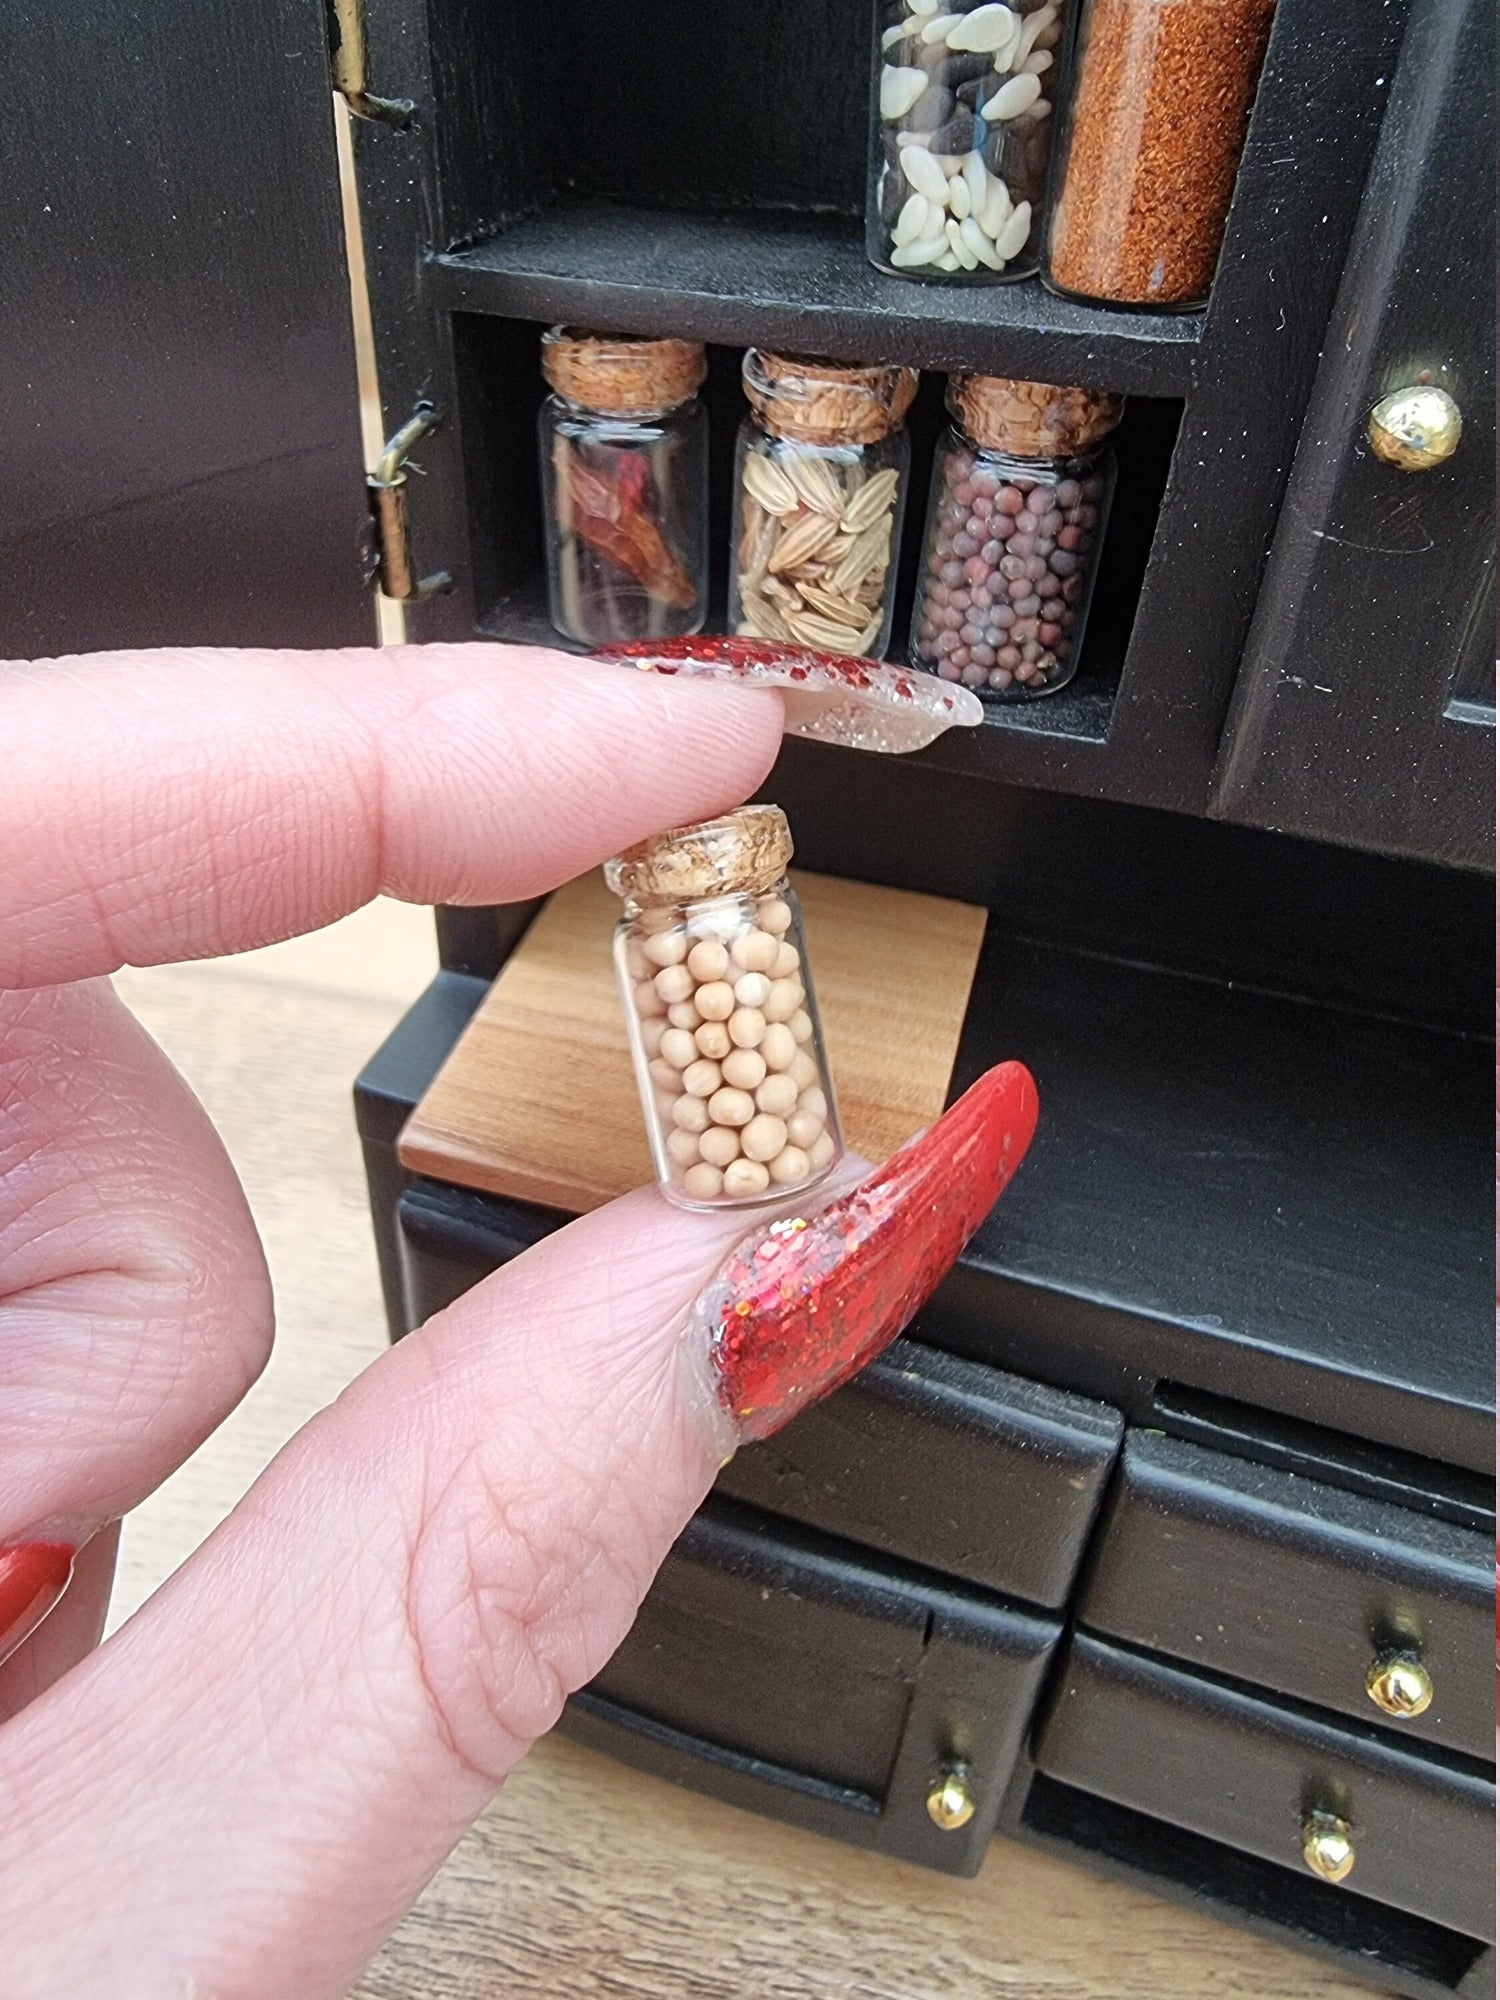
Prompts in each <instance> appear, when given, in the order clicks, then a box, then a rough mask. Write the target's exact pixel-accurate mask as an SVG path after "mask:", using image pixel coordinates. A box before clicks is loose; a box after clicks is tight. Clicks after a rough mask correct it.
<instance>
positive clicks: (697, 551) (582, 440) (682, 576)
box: [538, 326, 708, 646]
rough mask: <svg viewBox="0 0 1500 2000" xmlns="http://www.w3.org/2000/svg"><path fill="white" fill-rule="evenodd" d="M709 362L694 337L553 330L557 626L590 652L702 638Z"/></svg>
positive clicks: (551, 473) (548, 482) (549, 437)
mask: <svg viewBox="0 0 1500 2000" xmlns="http://www.w3.org/2000/svg"><path fill="white" fill-rule="evenodd" d="M706 367H707V364H706V362H705V359H704V353H703V348H702V347H701V345H699V343H698V342H697V341H691V340H632V339H628V338H626V337H624V336H616V335H611V334H593V333H580V332H577V331H575V330H574V329H572V328H570V327H561V326H555V327H553V328H552V329H551V331H550V332H548V333H546V334H544V335H543V336H542V373H543V375H544V376H545V377H546V379H547V382H548V384H549V385H550V387H551V390H552V394H551V395H550V396H548V397H547V398H546V399H545V401H544V402H543V404H542V407H541V413H540V416H539V418H538V429H539V436H540V442H541V460H542V502H543V513H544V520H545V527H546V538H547V598H548V609H549V612H550V615H551V618H552V623H553V624H554V625H555V626H556V627H557V629H558V631H559V632H561V633H563V634H564V635H565V636H566V637H567V638H569V639H577V640H579V641H581V642H582V643H583V644H584V645H586V646H602V645H605V644H607V643H609V642H610V641H611V640H620V639H657V638H666V637H676V636H680V635H682V634H684V633H689V632H698V631H701V630H702V627H703V621H704V619H705V617H706V616H707V613H708V419H707V416H706V414H705V412H704V409H703V406H702V405H701V404H700V403H699V401H698V399H697V391H698V388H699V386H700V384H701V383H702V381H703V377H704V374H705V372H706Z"/></svg>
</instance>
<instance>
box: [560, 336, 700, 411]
mask: <svg viewBox="0 0 1500 2000" xmlns="http://www.w3.org/2000/svg"><path fill="white" fill-rule="evenodd" d="M542 373H543V375H544V376H545V377H546V378H547V382H548V384H549V385H550V386H551V387H552V388H553V389H555V390H556V391H557V393H558V395H559V396H562V397H564V398H566V400H567V401H568V402H570V403H576V404H578V405H579V407H580V408H582V409H585V410H598V411H599V412H600V413H601V414H602V415H604V416H610V417H626V416H640V415H643V414H644V413H646V412H648V411H651V410H670V409H674V408H675V407H676V406H677V404H679V403H685V402H686V401H687V400H688V398H689V397H690V396H694V395H696V394H697V393H698V389H699V387H700V385H701V384H702V381H703V378H704V376H705V375H706V374H707V373H708V362H707V359H706V357H705V355H704V352H703V346H702V343H701V342H700V341H696V340H634V339H632V338H631V337H630V336H629V335H628V334H618V333H581V332H580V331H579V330H578V329H577V328H576V327H571V326H554V327H550V328H549V329H548V330H547V332H546V333H544V334H543V335H542Z"/></svg>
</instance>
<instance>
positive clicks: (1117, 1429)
mask: <svg viewBox="0 0 1500 2000" xmlns="http://www.w3.org/2000/svg"><path fill="white" fill-rule="evenodd" d="M1123 1430H1124V1424H1123V1420H1122V1418H1121V1417H1120V1415H1119V1413H1118V1412H1117V1411H1115V1410H1111V1409H1109V1408H1108V1407H1107V1406H1106V1405H1105V1404H1103V1403H1094V1402H1090V1401H1088V1400H1087V1399H1086V1398H1085V1397H1082V1396H1074V1395H1070V1394H1068V1393H1067V1392H1066V1391H1064V1390H1061V1389H1049V1388H1044V1387H1042V1386H1041V1385H1040V1384H1039V1383H1035V1382H1027V1381H1024V1380H1023V1379H1022V1378H1021V1377H1020V1376H1017V1375H1007V1374H1004V1373H1002V1372H1001V1371H1000V1370H999V1369H998V1368H988V1367H986V1366H984V1365H983V1364H982V1363H980V1362H973V1361H960V1360H958V1359H956V1358H955V1357H954V1356H952V1355H949V1354H941V1353H939V1352H937V1350H936V1349H934V1348H929V1347H921V1346H918V1345H917V1344H916V1343H915V1342H912V1341H908V1340H899V1341H897V1342H896V1344H895V1346H893V1347H892V1348H891V1349H890V1350H889V1352H888V1353H887V1354H885V1355H883V1356H882V1357H881V1359H880V1360H879V1361H877V1362H875V1363H874V1364H873V1366H871V1367H869V1368H867V1369H866V1370H865V1371H864V1373H863V1374H861V1375H859V1376H857V1377H856V1378H855V1379H854V1381H853V1382H851V1383H850V1384H849V1385H848V1387H847V1388H845V1389H841V1390H840V1391H839V1393H838V1394H837V1395H836V1396H830V1397H829V1398H828V1399H827V1401H826V1402H823V1403H818V1404H815V1405H814V1406H813V1407H812V1408H811V1409H810V1410H808V1411H806V1412H805V1413H804V1414H803V1415H802V1416H800V1417H798V1419H797V1420H796V1422H795V1423H793V1424H790V1425H788V1427H787V1428H786V1429H785V1430H784V1431H782V1432H780V1433H779V1434H778V1435H777V1436H776V1437H773V1438H768V1439H767V1440H766V1442H765V1443H763V1444H757V1445H753V1446H751V1447H750V1449H749V1450H746V1451H742V1452H739V1453H738V1454H737V1455H736V1456H735V1458H734V1459H732V1460H731V1462H730V1463H729V1465H728V1466H726V1468H725V1469H724V1471H723V1472H722V1473H721V1474H720V1475H719V1491H720V1492H721V1493H729V1494H733V1495H734V1496H736V1497H737V1498H739V1499H741V1500H748V1501H750V1502H752V1503H754V1504H755V1505H757V1506H760V1507H764V1508H768V1509H770V1510H771V1511H772V1512H773V1513H776V1514H783V1515H788V1516H790V1517H791V1518H792V1519H793V1520H797V1521H805V1522H807V1523H809V1524H810V1525H811V1526H813V1527H817V1528H825V1529H827V1530H828V1531H829V1532H830V1533H832V1534H837V1535H847V1536H849V1537H850V1538H851V1539H852V1540H854V1541H857V1542H861V1543H863V1544H865V1545H866V1546H867V1547H870V1548H875V1549H881V1550H884V1551H885V1552H886V1553H887V1554H889V1555H895V1556H902V1557H905V1558H906V1559H907V1560H908V1561H911V1562H919V1563H923V1564H925V1565H926V1566H927V1567H929V1568H931V1569H937V1570H942V1571H944V1572H945V1573H946V1574H947V1575H949V1576H956V1577H962V1578H964V1579H965V1580H966V1581H967V1582H969V1583H977V1584H980V1585H982V1586H983V1587H984V1588H986V1589H989V1590H997V1591H1000V1592H1001V1593H1002V1594H1004V1595H1005V1596H1008V1597H1020V1598H1024V1599H1026V1600H1027V1601H1028V1602H1029V1603H1032V1604H1043V1605H1051V1606H1060V1605H1062V1604H1064V1603H1065V1602H1066V1601H1067V1597H1068V1593H1069V1591H1070V1590H1071V1589H1072V1585H1073V1578H1074V1574H1075V1572H1076V1570H1077V1567H1078V1563H1079V1559H1080V1557H1081V1556H1082V1554H1083V1546H1084V1542H1085V1540H1086V1539H1087V1536H1088V1532H1089V1529H1090V1527H1091V1525H1092V1523H1093V1520H1094V1515H1095V1512H1096V1510H1097V1508H1098V1505H1099V1499H1100V1495H1101V1494H1102V1492H1103V1489H1104V1484H1105V1481H1106V1479H1107V1478H1108V1476H1109V1470H1110V1467H1111V1466H1112V1465H1113V1463H1114V1460H1115V1456H1116V1453H1117V1452H1118V1450H1119V1446H1120V1438H1121V1436H1122V1434H1123Z"/></svg>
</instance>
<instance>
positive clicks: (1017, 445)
mask: <svg viewBox="0 0 1500 2000" xmlns="http://www.w3.org/2000/svg"><path fill="white" fill-rule="evenodd" d="M948 408H949V410H950V411H951V412H952V415H953V418H954V422H953V424H952V425H951V426H950V428H949V429H948V431H947V432H946V433H945V434H944V436H943V438H942V439H941V441H940V442H939V444H938V448H937V455H936V457H935V459H934V461H933V468H932V487H931V494H930V498H929V501H928V511H927V533H926V539H925V541H924V543H923V549H922V566H921V570H920V573H919V577H918V584H917V598H916V604H915V606H914V608H913V611H912V627H911V649H910V658H911V662H912V664H913V666H917V667H923V668H925V669H927V670H928V671H929V672H932V673H937V674H940V675H941V676H942V677H943V679H944V680H950V681H962V683H963V684H964V686H965V687H971V688H973V689H974V690H975V691H976V692H977V693H979V694H982V695H984V696H985V697H986V698H988V699H993V700H996V701H1025V700H1029V699H1031V698H1033V697H1035V696H1037V695H1044V694H1054V693H1055V692H1056V691H1057V689H1058V688H1060V687H1063V686H1065V685H1066V683H1067V682H1068V681H1070V680H1071V679H1072V678H1073V675H1074V673H1075V671H1076V670H1077V666H1078V657H1079V651H1080V648H1081V646H1082V642H1083V630H1084V624H1085V621H1086V620H1087V618H1088V611H1089V599H1090V597H1091V596H1092V595H1093V589H1094V580H1095V577H1096V575H1097V573H1098V565H1099V551H1100V546H1101V544H1102V542H1103V538H1104V527H1105V521H1106V519H1107V517H1108V514H1109V503H1110V497H1111V495H1112V493H1113V491H1114V481H1115V456H1114V451H1113V448H1112V447H1111V446H1110V445H1109V444H1108V443H1107V442H1106V440H1107V438H1108V435H1109V433H1110V432H1111V431H1112V430H1113V429H1114V428H1115V426H1116V424H1118V423H1119V421H1120V417H1121V414H1122V412H1123V409H1124V398H1123V397H1121V396H1118V395H1115V394H1113V393H1112V392H1110V391H1108V390H1103V389H1076V388H1062V387H1058V386H1056V385H1055V384H1053V383H1050V382H1020V381H1013V380H1011V379H1010V378H1008V377H1005V376H999V375H951V376H950V377H949V378H948Z"/></svg>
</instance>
